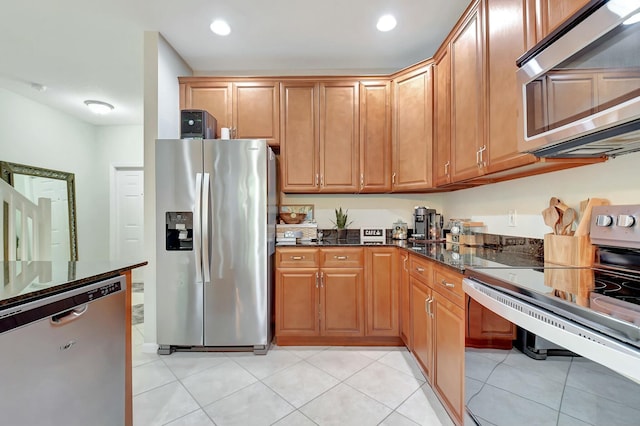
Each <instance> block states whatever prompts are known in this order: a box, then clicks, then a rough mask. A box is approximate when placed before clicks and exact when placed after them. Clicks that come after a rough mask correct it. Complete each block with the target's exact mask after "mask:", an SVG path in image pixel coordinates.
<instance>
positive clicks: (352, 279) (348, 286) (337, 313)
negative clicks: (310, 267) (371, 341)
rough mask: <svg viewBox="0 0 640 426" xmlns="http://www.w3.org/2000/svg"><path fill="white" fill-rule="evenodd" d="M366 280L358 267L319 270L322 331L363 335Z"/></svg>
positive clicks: (326, 333) (326, 334) (332, 333)
mask: <svg viewBox="0 0 640 426" xmlns="http://www.w3.org/2000/svg"><path fill="white" fill-rule="evenodd" d="M363 293H364V280H363V273H362V269H359V268H325V269H322V270H321V271H320V306H321V311H322V312H321V317H320V334H321V335H323V336H362V335H364V301H363Z"/></svg>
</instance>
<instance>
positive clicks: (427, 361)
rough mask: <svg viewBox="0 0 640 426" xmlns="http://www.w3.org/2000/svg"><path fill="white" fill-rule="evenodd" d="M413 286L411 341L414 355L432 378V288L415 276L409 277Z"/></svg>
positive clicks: (411, 286)
mask: <svg viewBox="0 0 640 426" xmlns="http://www.w3.org/2000/svg"><path fill="white" fill-rule="evenodd" d="M409 286H410V288H411V342H412V343H413V349H412V351H413V355H414V356H415V357H416V360H417V361H418V362H419V363H420V365H421V366H422V368H423V370H424V371H425V372H426V373H427V376H428V377H427V378H429V379H430V378H431V375H432V373H431V369H432V365H433V358H432V357H433V355H432V352H431V351H432V350H433V344H432V339H433V336H432V334H431V319H430V317H429V315H428V313H427V305H428V303H429V300H430V299H431V289H429V288H428V287H427V286H426V285H425V284H423V283H421V282H420V281H418V280H417V279H415V278H414V277H409Z"/></svg>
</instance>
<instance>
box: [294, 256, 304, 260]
mask: <svg viewBox="0 0 640 426" xmlns="http://www.w3.org/2000/svg"><path fill="white" fill-rule="evenodd" d="M302 259H304V256H291V260H302Z"/></svg>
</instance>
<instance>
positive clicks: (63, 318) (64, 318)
mask: <svg viewBox="0 0 640 426" xmlns="http://www.w3.org/2000/svg"><path fill="white" fill-rule="evenodd" d="M88 309H89V305H88V304H84V305H82V306H78V307H77V308H74V309H70V310H68V311H65V312H62V313H59V314H57V315H54V316H52V317H51V319H50V320H49V321H50V322H51V324H52V325H57V326H63V325H66V324H69V323H70V322H72V321H75V320H77V319H78V318H80V317H81V316H82V315H84V313H85V312H87V310H88Z"/></svg>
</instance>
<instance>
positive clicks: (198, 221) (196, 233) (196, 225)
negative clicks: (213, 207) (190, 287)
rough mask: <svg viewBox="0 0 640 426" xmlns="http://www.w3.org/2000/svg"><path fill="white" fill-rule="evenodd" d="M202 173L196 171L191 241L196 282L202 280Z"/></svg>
mask: <svg viewBox="0 0 640 426" xmlns="http://www.w3.org/2000/svg"><path fill="white" fill-rule="evenodd" d="M201 201H202V173H196V208H195V210H196V211H195V214H194V216H195V218H194V221H193V241H194V243H195V244H194V249H195V257H196V282H197V283H201V282H202V256H201V255H200V251H201V249H202V246H201V245H202V241H201V239H200V236H201V232H200V231H201V225H202V210H201V206H202V202H201Z"/></svg>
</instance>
